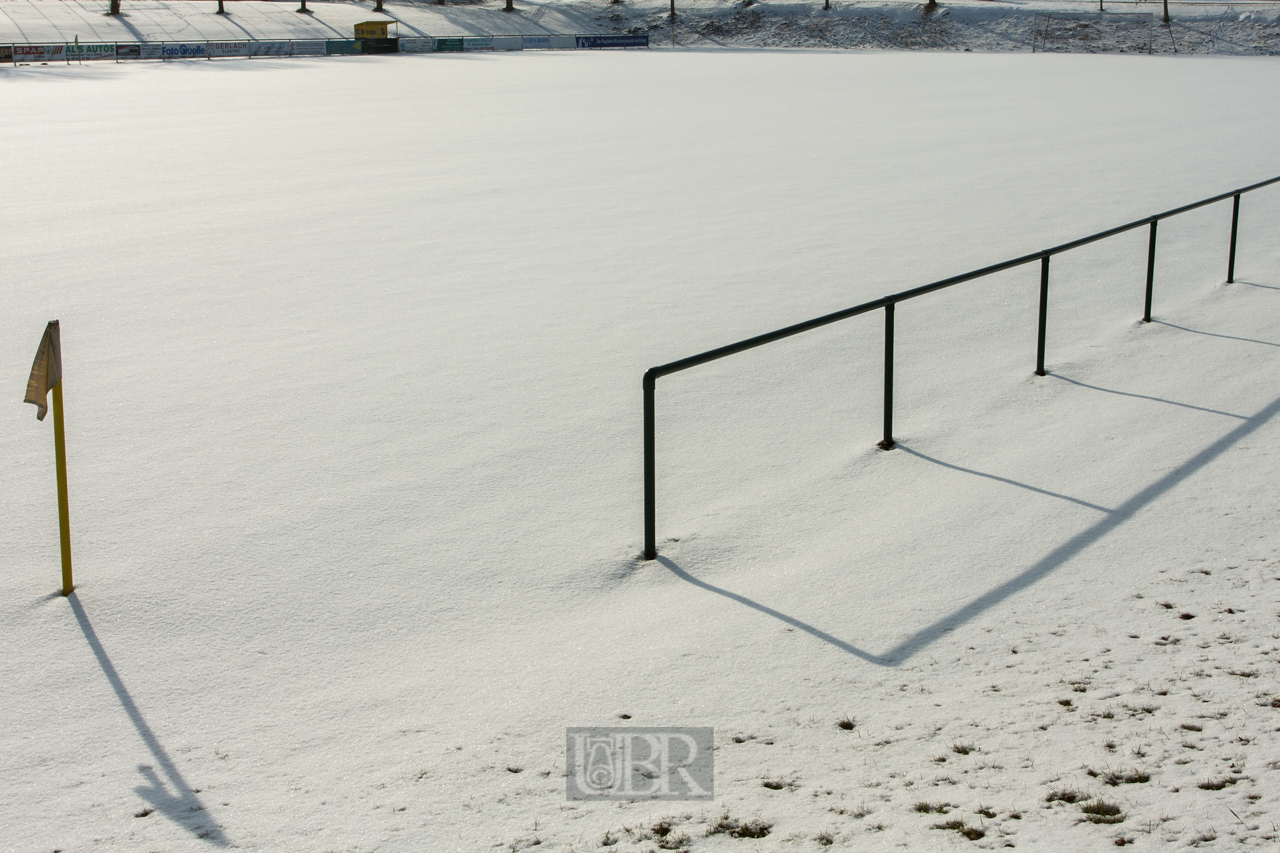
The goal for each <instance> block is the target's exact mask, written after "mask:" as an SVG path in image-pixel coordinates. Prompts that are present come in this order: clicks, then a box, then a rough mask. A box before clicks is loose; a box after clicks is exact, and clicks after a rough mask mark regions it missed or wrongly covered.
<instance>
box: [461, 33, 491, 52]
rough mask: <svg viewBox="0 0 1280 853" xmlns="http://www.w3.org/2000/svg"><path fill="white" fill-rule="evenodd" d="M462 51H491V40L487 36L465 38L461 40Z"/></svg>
mask: <svg viewBox="0 0 1280 853" xmlns="http://www.w3.org/2000/svg"><path fill="white" fill-rule="evenodd" d="M462 49H463V50H493V39H492V38H490V37H489V36H466V37H465V38H463V39H462Z"/></svg>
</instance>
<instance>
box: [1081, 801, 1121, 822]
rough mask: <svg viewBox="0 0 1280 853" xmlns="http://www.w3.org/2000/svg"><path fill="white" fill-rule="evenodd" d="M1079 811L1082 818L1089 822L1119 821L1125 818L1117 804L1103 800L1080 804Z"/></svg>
mask: <svg viewBox="0 0 1280 853" xmlns="http://www.w3.org/2000/svg"><path fill="white" fill-rule="evenodd" d="M1080 811H1081V812H1083V813H1084V819H1085V820H1087V821H1089V823H1120V822H1121V821H1123V820H1124V818H1125V814H1124V812H1123V811H1121V810H1120V807H1119V806H1117V805H1116V804H1115V803H1108V802H1106V801H1105V800H1094V801H1093V802H1089V803H1084V804H1083V805H1081V806H1080Z"/></svg>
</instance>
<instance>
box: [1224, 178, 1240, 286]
mask: <svg viewBox="0 0 1280 853" xmlns="http://www.w3.org/2000/svg"><path fill="white" fill-rule="evenodd" d="M1239 223H1240V193H1236V198H1235V203H1234V204H1232V205H1231V250H1230V251H1229V252H1228V253H1227V284H1231V283H1233V282H1234V281H1235V280H1236V226H1237V225H1239Z"/></svg>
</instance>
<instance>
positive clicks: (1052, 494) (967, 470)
mask: <svg viewBox="0 0 1280 853" xmlns="http://www.w3.org/2000/svg"><path fill="white" fill-rule="evenodd" d="M898 447H899V448H900V449H902V450H903V451H904V452H905V453H908V454H910V455H911V456H914V457H916V458H917V459H923V460H924V461H925V462H932V463H933V464H934V465H940V466H942V467H943V468H950V469H951V470H952V471H959V472H960V473H962V474H972V475H973V476H975V477H982V478H983V479H986V480H995V481H996V482H997V483H1004V484H1005V485H1008V486H1017V487H1018V488H1019V489H1026V490H1027V491H1029V492H1035V493H1036V494H1037V495H1044V496H1045V497H1050V498H1057V499H1058V500H1060V501H1068V502H1069V503H1073V504H1077V505H1079V506H1083V507H1088V508H1089V509H1096V510H1097V511H1098V512H1111V510H1110V509H1108V508H1107V507H1105V506H1098V505H1097V504H1091V503H1089V502H1088V501H1082V500H1080V498H1073V497H1071V495H1064V494H1061V493H1059V492H1051V491H1049V490H1048V489H1042V488H1040V487H1039V486H1033V485H1031V484H1030V483H1020V482H1018V481H1017V480H1010V479H1009V478H1008V477H1001V476H999V475H997V474H988V473H987V472H985V471H975V470H974V469H972V468H964V467H962V466H960V465H955V464H952V463H951V462H943V461H942V460H941V459H934V458H933V457H932V456H926V455H924V454H923V453H921V452H920V451H919V450H913V449H911V448H910V447H908V446H907V445H905V444H903V443H902V442H901V441H899V442H898Z"/></svg>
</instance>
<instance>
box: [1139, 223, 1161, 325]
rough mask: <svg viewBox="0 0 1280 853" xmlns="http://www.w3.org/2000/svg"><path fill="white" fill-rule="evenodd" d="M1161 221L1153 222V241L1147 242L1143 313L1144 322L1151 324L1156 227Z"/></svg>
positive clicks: (1154, 276)
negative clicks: (1145, 305) (1145, 295)
mask: <svg viewBox="0 0 1280 853" xmlns="http://www.w3.org/2000/svg"><path fill="white" fill-rule="evenodd" d="M1159 222H1160V220H1159V219H1153V220H1151V239H1150V240H1149V241H1148V242H1147V307H1146V308H1144V309H1143V311H1142V322H1144V323H1150V322H1151V287H1152V282H1154V281H1155V278H1156V225H1157V224H1158V223H1159Z"/></svg>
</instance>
